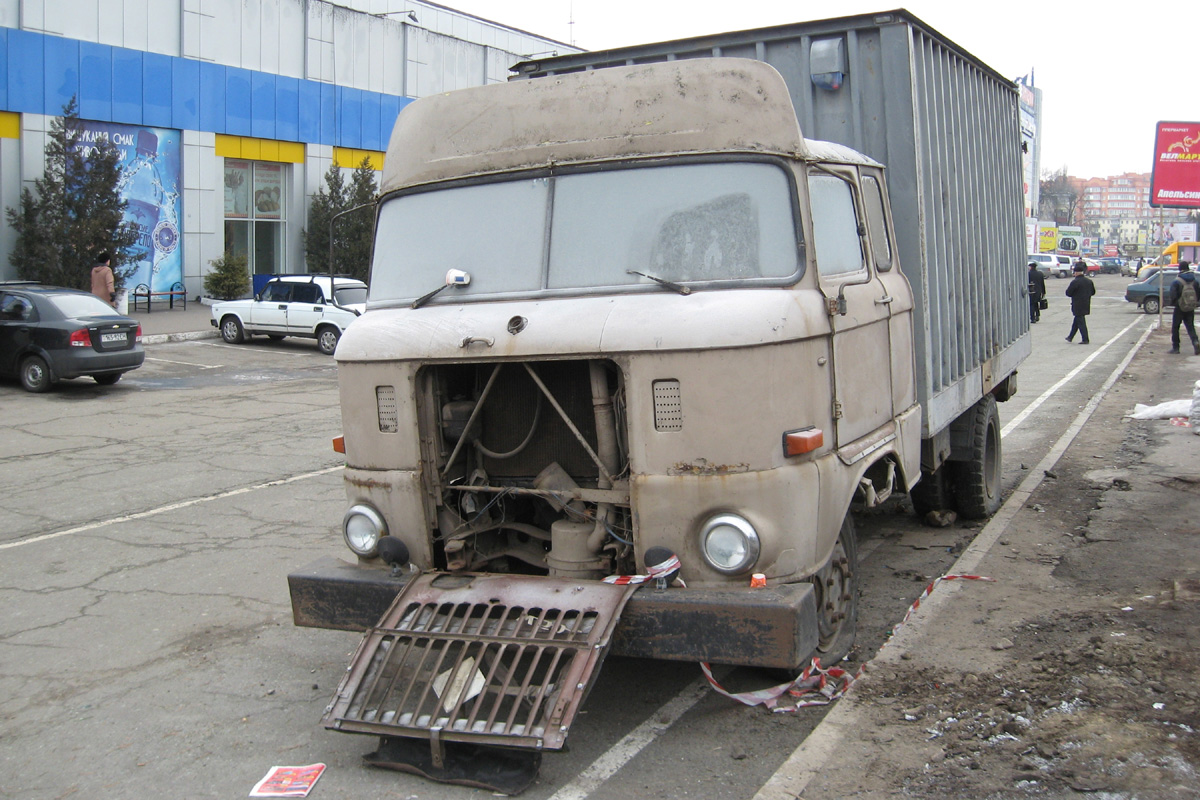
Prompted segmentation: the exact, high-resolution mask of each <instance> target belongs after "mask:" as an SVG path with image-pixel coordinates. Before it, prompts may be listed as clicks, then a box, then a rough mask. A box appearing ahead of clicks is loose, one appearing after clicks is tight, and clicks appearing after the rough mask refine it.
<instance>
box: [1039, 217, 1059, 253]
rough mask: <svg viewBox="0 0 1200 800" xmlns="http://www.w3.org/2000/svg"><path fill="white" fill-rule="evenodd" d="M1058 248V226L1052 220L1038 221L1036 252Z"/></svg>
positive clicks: (1045, 251) (1050, 251)
mask: <svg viewBox="0 0 1200 800" xmlns="http://www.w3.org/2000/svg"><path fill="white" fill-rule="evenodd" d="M1057 249H1058V226H1057V225H1055V224H1054V223H1053V222H1039V223H1038V252H1039V253H1053V252H1054V251H1055V250H1057Z"/></svg>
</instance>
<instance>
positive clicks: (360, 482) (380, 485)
mask: <svg viewBox="0 0 1200 800" xmlns="http://www.w3.org/2000/svg"><path fill="white" fill-rule="evenodd" d="M346 482H347V483H349V484H351V485H353V486H357V487H358V488H360V489H391V488H392V485H391V484H390V483H388V482H387V481H377V480H375V479H374V478H365V479H364V478H352V477H349V476H347V477H346Z"/></svg>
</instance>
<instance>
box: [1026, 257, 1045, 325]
mask: <svg viewBox="0 0 1200 800" xmlns="http://www.w3.org/2000/svg"><path fill="white" fill-rule="evenodd" d="M1045 296H1046V276H1045V275H1043V274H1042V271H1041V270H1040V269H1038V266H1037V262H1035V261H1030V262H1029V321H1030V322H1037V321H1038V320H1040V319H1041V318H1042V298H1043V297H1045Z"/></svg>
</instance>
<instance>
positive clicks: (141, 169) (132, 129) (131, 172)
mask: <svg viewBox="0 0 1200 800" xmlns="http://www.w3.org/2000/svg"><path fill="white" fill-rule="evenodd" d="M81 124H82V126H83V131H84V132H83V136H82V143H81V147H83V148H85V149H86V148H88V146H89V144H94V143H96V142H101V141H107V142H110V143H111V144H112V145H113V146H114V147H116V149H117V152H118V154H119V162H118V163H119V164H120V166H121V179H120V181H119V182H118V184H117V191H118V192H120V195H121V198H122V199H123V200H125V202H126V204H127V206H126V208H125V221H126V222H132V223H133V224H134V225H136V226H137V229H138V240H137V244H136V245H135V247H134V259H135V261H134V263H133V264H129V265H126V268H129V267H133V273H132V274H131V275H128V276H127V277H126V278H125V285H126V287H128V288H129V289H133V288H135V287H137V286H139V285H141V284H145V285H147V286H149V287H150V289H151V291H160V290H169V289H170V288H171V287H172V286H174V285H175V284H176V283H181V282H182V281H183V249H182V248H181V247H180V246H179V245H180V242H179V220H180V217H181V214H182V205H183V201H182V194H183V193H182V191H181V189H180V183H181V181H180V168H179V163H180V161H179V159H180V152H179V131H176V130H169V129H165V128H145V127H141V126H138V125H122V124H119V123H115V122H93V121H90V120H83V121H81ZM85 156H86V152H85Z"/></svg>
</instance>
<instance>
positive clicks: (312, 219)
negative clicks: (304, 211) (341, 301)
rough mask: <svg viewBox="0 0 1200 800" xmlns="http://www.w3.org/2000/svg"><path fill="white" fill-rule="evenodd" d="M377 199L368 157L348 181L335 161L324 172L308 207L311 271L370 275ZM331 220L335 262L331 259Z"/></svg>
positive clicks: (306, 249)
mask: <svg viewBox="0 0 1200 800" xmlns="http://www.w3.org/2000/svg"><path fill="white" fill-rule="evenodd" d="M326 187H328V192H327V191H326ZM375 200H376V198H375V171H374V170H373V169H372V168H371V162H370V160H369V159H367V158H363V160H362V163H361V164H359V165H358V166H357V167H355V169H354V172H353V173H352V174H351V177H350V184H349V185H347V184H346V181H345V179H344V178H343V177H342V171H341V170H340V169H339V168H338V167H337V166H336V165H330V167H329V171H328V172H326V173H325V186H322V187H321V188H320V189H318V190H317V194H316V195H314V196H313V199H312V202H311V203H310V204H309V208H308V228H307V229H306V230H305V231H304V252H305V260H306V262H307V264H308V271H309V272H333V273H335V274H339V275H353V276H354V277H355V278H358V279H360V280H364V281H365V280H366V279H367V274H368V272H369V271H370V266H371V264H370V258H371V240H372V239H373V238H374V236H375V216H374V214H373V213H372V211H373V209H374V204H375ZM335 216H336V217H337V219H336V220H335V219H334V217H335ZM331 221H332V223H333V264H332V265H330V263H329V235H330V222H331Z"/></svg>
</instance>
